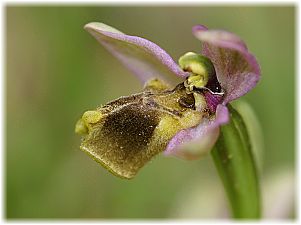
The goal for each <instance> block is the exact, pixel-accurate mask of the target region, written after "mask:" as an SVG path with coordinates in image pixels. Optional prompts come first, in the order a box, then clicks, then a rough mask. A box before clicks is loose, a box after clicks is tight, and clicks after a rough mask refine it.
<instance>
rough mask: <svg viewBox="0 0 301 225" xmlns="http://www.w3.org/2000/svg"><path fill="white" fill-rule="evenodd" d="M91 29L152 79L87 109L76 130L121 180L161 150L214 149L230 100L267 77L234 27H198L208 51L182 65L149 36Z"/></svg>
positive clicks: (188, 153)
mask: <svg viewBox="0 0 301 225" xmlns="http://www.w3.org/2000/svg"><path fill="white" fill-rule="evenodd" d="M85 29H86V30H87V31H88V32H89V33H91V34H92V35H93V36H94V37H95V38H96V39H97V41H98V42H99V43H100V44H102V45H103V46H104V47H105V48H106V49H107V50H108V51H109V52H111V53H112V54H113V55H114V56H115V57H116V58H117V59H119V60H120V61H121V63H122V64H123V65H124V66H125V67H127V68H128V69H129V70H130V71H132V72H133V73H134V74H135V75H136V76H137V77H138V78H139V79H140V80H141V81H142V82H143V83H144V84H145V87H144V92H142V93H139V94H136V95H132V96H129V97H121V98H120V99H117V100H115V101H112V102H110V103H108V104H107V105H105V106H101V107H98V108H97V110H93V111H87V112H85V113H84V114H83V116H82V118H81V119H80V120H79V121H78V123H77V125H76V132H77V133H81V134H84V137H83V142H82V145H81V149H82V150H83V151H85V152H86V153H88V154H89V155H90V156H92V158H93V159H94V160H96V161H97V162H99V163H100V164H102V165H103V166H104V167H106V168H107V169H108V170H109V171H110V172H112V173H114V174H115V175H118V176H120V177H124V178H132V177H134V176H135V174H136V173H137V172H138V170H139V169H140V168H141V167H142V166H143V165H144V164H145V163H147V162H148V161H149V160H151V158H152V157H153V156H155V155H157V154H158V153H160V152H162V151H163V152H164V154H165V155H173V156H176V157H180V158H183V159H198V158H200V157H201V156H203V155H206V154H207V153H209V152H210V150H212V148H213V147H214V145H215V144H216V142H217V139H218V138H219V133H220V127H221V125H225V124H227V123H229V121H230V117H231V114H232V112H231V113H229V107H228V106H229V103H230V102H231V101H233V100H235V99H238V98H239V97H241V96H243V95H245V94H246V93H248V92H249V91H250V90H251V89H252V88H254V87H255V85H256V83H257V82H258V81H259V79H260V68H259V65H258V63H257V62H256V59H255V57H254V56H253V55H252V54H251V53H250V52H249V51H248V49H247V47H246V44H245V43H244V42H243V41H242V40H241V39H240V38H239V37H238V36H236V35H235V34H233V33H230V32H227V31H222V30H209V29H207V28H206V27H205V26H203V25H197V26H195V27H193V29H192V32H193V34H194V36H195V37H196V38H197V39H198V40H200V41H201V43H202V51H201V54H197V53H192V52H188V53H186V54H185V55H183V56H182V57H181V58H180V59H179V64H177V63H176V62H175V61H174V60H173V59H172V57H171V56H169V55H168V54H167V53H166V52H165V51H164V50H163V49H162V48H160V47H159V46H158V45H156V44H154V43H153V42H151V41H149V40H146V39H144V38H141V37H137V36H130V35H126V34H124V33H122V32H121V31H119V30H117V29H115V28H113V27H111V26H108V25H105V24H103V23H94V22H93V23H89V24H87V25H86V26H85ZM180 82H181V83H180ZM179 83H180V84H179ZM167 95H168V96H172V97H166V96H167ZM150 96H151V97H150ZM183 96H184V97H183ZM154 99H155V100H154ZM183 99H184V100H183ZM183 101H184V102H183ZM161 103H162V105H160V104H161ZM139 104H140V105H139ZM144 105H145V106H144ZM179 105H180V106H179ZM139 107H140V108H141V109H140V108H139ZM143 107H144V108H143ZM142 108H143V109H142ZM172 109H175V110H172ZM139 110H141V112H140V111H139ZM121 111H122V112H121ZM129 111H131V112H130V113H129ZM230 111H231V110H230ZM177 113H178V114H181V116H179V118H178V119H174V118H173V117H172V116H171V115H168V114H177ZM124 114H126V115H124ZM138 114H139V115H138ZM153 114H156V115H157V114H158V116H156V117H154V116H153ZM182 114H183V115H182ZM141 118H144V119H143V120H142V119H141ZM145 118H148V119H145ZM158 118H159V119H158ZM131 120H133V121H134V122H133V123H134V124H135V125H134V127H131V128H130V131H127V130H126V127H128V126H133V125H132V124H131ZM104 121H105V122H104ZM108 121H109V122H108ZM117 124H118V127H117ZM104 127H107V129H105V128H104ZM143 127H144V128H143ZM145 127H147V128H145ZM140 131H141V132H140ZM124 133H128V134H124ZM154 134H156V136H155V135H154ZM114 135H115V136H114ZM116 135H117V136H118V137H116ZM110 136H112V137H110ZM140 136H141V138H140ZM146 136H147V138H146ZM120 137H122V138H123V139H122V140H120ZM108 138H109V139H108ZM114 140H115V142H116V143H115V142H114ZM150 140H151V141H150ZM141 143H142V144H141ZM225 143H226V142H225ZM146 146H147V147H146ZM216 146H218V143H217V144H216ZM124 148H132V150H130V151H129V150H125V149H124ZM139 148H141V149H142V148H143V149H144V150H143V151H142V150H139ZM116 149H117V150H116ZM153 149H155V150H153Z"/></svg>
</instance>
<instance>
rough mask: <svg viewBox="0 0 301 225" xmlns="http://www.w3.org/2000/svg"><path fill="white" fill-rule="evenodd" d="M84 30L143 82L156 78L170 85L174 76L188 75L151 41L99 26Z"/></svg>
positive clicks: (93, 24)
mask: <svg viewBox="0 0 301 225" xmlns="http://www.w3.org/2000/svg"><path fill="white" fill-rule="evenodd" d="M85 29H86V30H87V31H88V32H90V33H91V34H92V35H93V36H94V37H95V38H96V39H97V40H98V42H99V43H101V44H102V45H103V46H104V47H105V48H106V49H107V50H108V51H110V52H111V53H112V54H113V55H114V56H115V57H116V58H118V59H119V60H120V61H121V62H122V63H123V64H124V65H125V66H126V67H127V68H128V69H129V70H131V71H132V72H133V73H134V74H135V75H137V76H138V77H139V78H140V80H141V81H143V82H145V81H147V80H148V79H150V78H154V77H157V78H161V79H164V80H165V81H167V82H170V83H173V82H175V80H176V78H177V76H178V77H181V78H185V77H186V76H188V75H189V74H188V73H185V72H183V71H182V70H181V69H180V67H179V66H178V65H177V64H176V63H175V62H174V60H173V59H172V58H171V57H170V56H169V55H168V54H167V53H166V52H165V51H164V50H163V49H162V48H160V47H159V46H158V45H156V44H154V43H153V42H151V41H148V40H146V39H144V38H140V37H136V36H129V35H126V34H123V33H122V32H120V31H118V30H117V29H115V28H113V27H110V26H108V25H106V24H103V23H89V24H87V25H86V26H85Z"/></svg>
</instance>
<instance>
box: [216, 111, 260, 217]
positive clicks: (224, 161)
mask: <svg viewBox="0 0 301 225" xmlns="http://www.w3.org/2000/svg"><path fill="white" fill-rule="evenodd" d="M228 108H229V111H230V122H229V123H228V124H226V125H224V126H222V127H221V132H220V136H219V139H218V140H217V143H216V145H215V146H214V148H213V150H212V151H211V154H212V157H213V160H214V163H215V166H216V168H217V170H218V172H219V175H220V177H221V179H222V182H223V184H224V188H225V190H226V193H227V195H228V199H229V202H230V205H231V208H232V214H233V218H241V219H242V218H248V219H255V218H260V216H261V207H260V191H259V183H258V177H257V172H256V165H255V162H254V159H253V156H252V151H251V144H250V140H249V136H248V132H247V129H246V126H245V123H244V121H243V119H242V117H241V116H240V115H239V113H238V112H237V111H236V110H235V109H233V108H232V107H231V106H229V107H228Z"/></svg>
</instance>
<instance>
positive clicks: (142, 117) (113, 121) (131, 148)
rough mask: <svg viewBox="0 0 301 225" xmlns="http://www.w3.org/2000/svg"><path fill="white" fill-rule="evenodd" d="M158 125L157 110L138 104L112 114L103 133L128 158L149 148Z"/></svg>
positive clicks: (104, 126) (105, 124) (127, 106)
mask: <svg viewBox="0 0 301 225" xmlns="http://www.w3.org/2000/svg"><path fill="white" fill-rule="evenodd" d="M158 123H159V118H158V112H157V111H156V110H153V109H152V108H151V107H146V106H145V105H141V104H140V103H138V102H136V103H132V104H129V105H126V106H124V107H122V108H120V109H118V110H116V111H115V112H114V113H110V114H109V115H108V116H107V118H106V121H105V123H104V125H103V127H102V131H101V132H103V135H104V136H106V137H108V138H110V139H111V140H112V142H113V143H116V145H118V146H119V148H120V149H122V151H128V152H124V155H125V156H127V155H129V154H133V153H135V152H138V151H143V149H144V148H146V147H147V144H148V143H149V142H150V140H151V138H152V135H153V132H154V129H155V128H156V126H157V125H158Z"/></svg>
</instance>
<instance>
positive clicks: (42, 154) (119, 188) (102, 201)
mask: <svg viewBox="0 0 301 225" xmlns="http://www.w3.org/2000/svg"><path fill="white" fill-rule="evenodd" d="M5 11H6V37H5V41H6V50H5V52H6V71H5V73H6V77H5V79H6V155H5V157H6V171H5V172H6V207H5V209H6V217H7V218H47V219H48V218H141V219H144V218H214V217H225V216H226V215H227V210H226V209H227V205H226V203H225V202H224V193H223V189H222V186H221V184H220V181H219V178H218V175H217V173H216V171H215V168H214V166H213V163H212V160H211V158H210V157H206V158H204V159H202V160H199V161H192V162H188V161H182V160H180V159H175V158H167V157H164V156H158V157H156V159H155V160H153V161H152V162H151V163H149V164H148V165H147V166H146V167H144V168H143V169H142V170H141V171H140V173H139V174H138V176H137V177H136V178H135V179H133V180H130V181H128V180H122V179H120V178H116V177H114V176H113V175H111V174H110V173H109V172H107V171H106V170H105V169H103V168H102V167H100V166H99V165H98V164H97V163H95V162H94V161H93V160H92V159H90V158H89V157H88V156H87V155H86V154H85V153H83V152H81V151H80V150H79V144H80V137H79V136H77V135H75V134H74V125H75V122H76V121H77V119H78V118H79V117H80V116H81V114H82V112H83V111H85V110H87V109H93V108H95V107H96V106H98V105H100V104H103V103H106V102H107V101H109V100H113V99H115V98H117V97H119V96H122V95H129V94H131V93H134V92H138V91H140V90H141V85H140V83H139V82H138V80H136V79H135V77H134V76H133V75H132V74H131V73H130V72H128V71H127V70H126V69H125V68H124V67H123V66H122V65H121V64H120V63H119V62H118V61H117V60H116V59H115V58H114V57H113V56H111V55H110V54H109V53H108V52H107V51H106V50H105V49H104V48H103V47H102V46H101V45H99V44H98V43H97V42H96V40H95V39H94V38H93V37H92V36H91V35H90V34H88V33H87V32H86V31H84V29H83V26H84V25H85V24H86V23H88V22H93V21H98V22H103V23H107V24H109V25H111V26H114V27H116V28H118V29H119V30H121V31H124V32H125V33H127V34H132V35H138V36H142V37H145V38H147V39H149V40H151V41H153V42H155V43H157V44H158V45H160V46H161V47H162V48H164V49H165V50H166V51H167V52H168V53H170V54H171V56H172V57H173V58H174V59H175V60H177V59H178V57H179V56H181V55H182V54H183V53H185V52H188V51H198V50H199V49H200V43H199V42H198V40H196V39H195V38H194V37H193V36H192V34H191V27H192V26H193V25H195V24H199V23H200V24H205V25H206V26H208V27H210V28H220V29H226V30H229V31H232V32H234V33H236V34H238V35H239V36H240V37H242V39H243V40H245V41H246V43H247V44H248V47H249V49H250V51H251V52H252V53H254V54H255V55H256V57H257V59H258V61H259V62H260V65H261V68H262V80H261V81H260V83H259V84H258V86H257V87H256V89H254V90H253V91H252V92H250V93H249V94H248V95H247V96H245V97H243V99H244V100H246V101H247V102H249V103H250V105H252V107H253V109H254V111H255V112H256V114H257V116H258V120H259V122H260V124H261V127H262V131H263V139H264V144H265V151H264V166H263V171H262V174H261V178H262V180H263V186H264V185H265V182H266V181H267V180H272V178H271V177H274V176H276V175H278V174H280V173H281V172H283V171H287V173H286V175H285V176H292V177H293V174H294V167H295V81H296V76H295V46H296V45H295V8H294V6H275V7H273V6H258V7H256V6H252V7H251V6H234V5H227V6H219V7H210V6H202V5H195V6H190V7H183V6H173V7H172V6H164V7H163V6H158V7H154V6H141V7H134V6H126V7H125V6H118V7H117V6H116V7H109V6H89V7H82V6H74V7H71V6H57V7H56V6H38V7H35V6H30V5H28V6H26V5H24V6H22V5H7V6H6V10H5ZM278 180H279V179H278ZM271 182H272V181H271ZM283 182H284V180H282V181H281V179H280V184H283ZM274 186H275V185H274ZM263 188H264V187H263ZM271 199H272V202H271V205H273V204H274V205H275V204H279V201H278V200H279V199H278V200H277V196H274V197H273V198H271ZM273 201H274V202H273ZM293 215H294V213H293V212H291V211H290V212H289V216H290V217H291V216H293Z"/></svg>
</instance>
